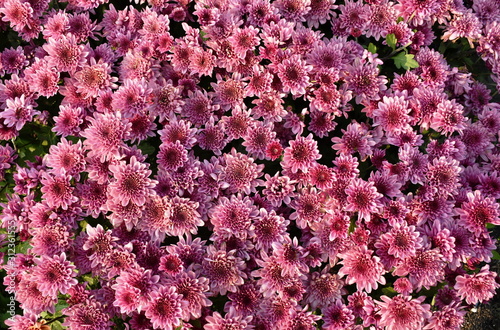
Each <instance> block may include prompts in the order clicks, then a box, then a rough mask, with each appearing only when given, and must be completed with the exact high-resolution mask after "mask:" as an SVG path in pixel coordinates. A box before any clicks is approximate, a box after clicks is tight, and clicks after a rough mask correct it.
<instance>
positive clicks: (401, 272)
mask: <svg viewBox="0 0 500 330" xmlns="http://www.w3.org/2000/svg"><path fill="white" fill-rule="evenodd" d="M445 265H446V263H445V262H444V260H443V256H442V255H441V254H439V251H438V250H437V249H432V250H424V249H421V250H417V253H416V254H415V255H413V256H410V257H407V258H406V259H404V260H403V261H402V262H401V263H400V264H399V265H398V266H397V267H396V269H395V270H394V272H393V273H394V275H397V276H406V275H409V279H410V282H411V283H412V284H413V287H414V288H415V289H416V291H418V290H420V289H421V288H422V286H423V287H425V288H426V289H429V288H430V287H431V286H434V285H436V283H438V282H439V281H442V280H443V279H444V267H445Z"/></svg>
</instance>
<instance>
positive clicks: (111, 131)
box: [81, 112, 131, 162]
mask: <svg viewBox="0 0 500 330" xmlns="http://www.w3.org/2000/svg"><path fill="white" fill-rule="evenodd" d="M88 120H89V126H88V127H87V128H86V129H85V130H84V131H83V132H82V133H81V136H83V137H84V138H86V139H85V141H84V142H83V145H84V146H85V147H86V148H87V149H88V150H89V153H88V156H100V159H101V162H102V161H106V160H110V159H113V158H119V157H120V155H121V154H120V151H119V149H120V147H122V146H123V145H124V142H123V140H124V139H125V138H127V137H128V134H129V130H130V128H131V124H130V123H127V124H125V123H124V122H123V121H122V118H121V114H120V112H115V113H106V114H100V113H95V114H94V117H90V118H89V119H88Z"/></svg>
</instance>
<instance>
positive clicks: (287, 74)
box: [276, 0, 312, 96]
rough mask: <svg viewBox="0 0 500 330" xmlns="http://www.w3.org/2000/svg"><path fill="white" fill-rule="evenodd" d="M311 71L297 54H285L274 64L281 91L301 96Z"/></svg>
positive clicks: (307, 84) (309, 66)
mask: <svg viewBox="0 0 500 330" xmlns="http://www.w3.org/2000/svg"><path fill="white" fill-rule="evenodd" d="M294 1H295V0H294ZM311 71H312V66H311V65H308V64H306V61H304V60H303V59H302V58H301V56H299V55H297V54H293V55H291V56H289V57H288V56H287V57H286V59H285V60H283V61H282V62H281V63H279V64H278V65H276V73H277V75H278V77H279V78H280V80H281V83H282V84H283V92H285V93H288V92H290V93H292V95H293V96H301V95H304V94H305V93H306V87H308V86H309V73H310V72H311Z"/></svg>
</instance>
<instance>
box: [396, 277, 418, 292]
mask: <svg viewBox="0 0 500 330" xmlns="http://www.w3.org/2000/svg"><path fill="white" fill-rule="evenodd" d="M393 286H394V290H396V292H398V293H401V294H402V295H404V296H407V295H409V294H410V293H411V292H412V291H413V285H412V284H411V282H410V280H409V279H408V278H406V277H400V278H398V279H397V280H395V281H394V285H393Z"/></svg>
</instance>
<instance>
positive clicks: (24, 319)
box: [5, 313, 51, 330]
mask: <svg viewBox="0 0 500 330" xmlns="http://www.w3.org/2000/svg"><path fill="white" fill-rule="evenodd" d="M37 319H38V317H37V315H36V314H31V313H26V315H14V316H13V317H10V318H8V319H6V320H5V324H6V325H7V326H9V329H10V330H24V329H37V330H50V328H51V326H50V325H48V324H46V323H47V321H46V320H43V319H42V320H41V321H39V322H37Z"/></svg>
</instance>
